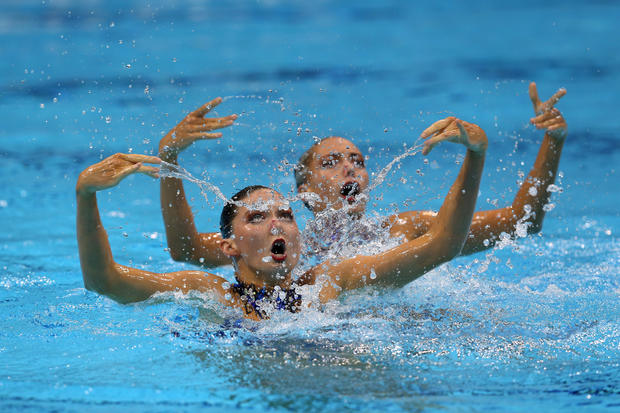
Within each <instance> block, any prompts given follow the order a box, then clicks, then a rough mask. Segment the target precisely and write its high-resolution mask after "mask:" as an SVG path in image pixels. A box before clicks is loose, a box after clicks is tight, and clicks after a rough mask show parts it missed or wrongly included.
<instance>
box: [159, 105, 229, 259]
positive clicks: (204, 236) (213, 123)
mask: <svg viewBox="0 0 620 413" xmlns="http://www.w3.org/2000/svg"><path fill="white" fill-rule="evenodd" d="M221 102H222V99H221V98H217V99H214V100H212V101H211V102H208V103H206V104H205V105H203V106H202V107H200V108H199V109H197V110H195V111H193V112H191V113H190V114H189V115H187V116H186V117H185V119H183V120H182V121H181V122H180V123H179V124H178V125H177V126H175V127H174V128H173V129H172V130H171V131H170V132H168V134H167V135H166V136H164V138H163V139H162V140H161V142H160V143H159V156H160V158H161V159H162V160H164V161H166V162H169V163H172V164H175V165H177V164H178V163H177V159H178V155H179V153H180V152H181V151H182V150H184V149H186V148H187V147H189V146H190V145H191V144H192V143H194V142H195V141H197V140H204V139H218V138H220V137H221V136H222V134H221V133H219V132H218V133H210V131H212V130H216V129H220V128H224V127H227V126H230V125H232V124H233V122H234V120H235V119H236V118H237V115H229V116H225V117H222V118H205V117H204V116H205V115H206V114H207V113H209V112H210V111H211V109H213V108H214V107H216V106H217V105H219V104H220V103H221ZM160 193H161V197H160V200H161V211H162V214H163V217H164V224H165V228H166V238H167V241H168V248H170V255H171V256H172V258H173V259H174V260H176V261H185V262H191V263H193V264H196V265H201V266H204V267H217V266H219V265H226V264H230V263H231V261H230V259H229V258H228V257H227V256H226V255H224V254H223V253H222V251H221V250H220V247H219V244H220V241H221V239H222V237H221V236H220V234H219V232H212V233H199V232H198V231H197V230H196V225H195V224H194V215H193V214H192V210H191V208H190V206H189V204H188V202H187V199H186V198H185V190H184V189H183V182H182V181H181V179H178V178H170V177H167V178H162V179H161V183H160Z"/></svg>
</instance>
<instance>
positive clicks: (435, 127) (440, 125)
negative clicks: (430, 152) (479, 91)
mask: <svg viewBox="0 0 620 413" xmlns="http://www.w3.org/2000/svg"><path fill="white" fill-rule="evenodd" d="M454 119H456V118H455V117H454V116H449V117H447V118H445V119H442V120H438V121H437V122H435V123H433V124H432V125H431V126H429V127H428V128H426V129H424V132H422V134H421V135H420V138H422V139H426V138H428V137H429V136H431V135H432V134H434V133H437V132H439V131H441V130H442V129H444V128H445V127H446V126H448V125H449V124H450V123H452V122H453V121H454Z"/></svg>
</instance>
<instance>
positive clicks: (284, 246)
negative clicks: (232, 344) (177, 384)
mask: <svg viewBox="0 0 620 413" xmlns="http://www.w3.org/2000/svg"><path fill="white" fill-rule="evenodd" d="M565 93H566V92H565V91H564V90H563V89H561V90H559V91H558V92H556V93H555V94H554V95H553V96H552V97H551V98H550V99H549V100H547V101H546V102H542V101H540V99H539V98H538V93H537V90H536V85H535V84H534V83H532V84H531V85H530V98H531V100H532V103H533V105H534V111H535V114H536V116H535V117H534V118H532V119H531V122H532V123H533V124H534V125H535V126H536V127H537V128H539V129H545V131H546V133H545V137H544V139H543V143H542V145H541V148H540V150H539V153H538V156H537V158H536V162H535V164H534V166H533V168H532V170H531V171H530V174H529V175H528V177H527V179H526V180H525V181H524V183H523V184H522V186H521V188H520V189H519V191H518V193H517V195H516V197H515V199H514V201H513V203H512V205H511V206H509V207H506V208H502V209H497V210H492V211H482V212H476V213H474V209H475V203H476V199H477V194H478V187H479V184H480V178H481V175H482V170H483V165H484V158H485V153H486V149H487V145H488V142H487V138H486V134H485V133H484V131H483V130H482V129H481V128H480V127H478V126H477V125H474V124H471V123H468V122H464V121H462V120H459V119H456V118H454V117H449V118H446V119H442V120H440V121H438V122H435V123H434V124H433V125H431V126H430V127H429V128H427V129H426V130H425V131H424V132H423V133H422V135H421V137H422V138H424V139H426V140H425V142H424V149H423V153H424V154H425V155H426V154H428V153H429V152H430V151H431V150H432V148H433V147H434V146H435V145H437V144H438V143H440V142H444V141H448V142H454V143H457V144H461V145H464V146H465V147H466V148H467V151H466V156H465V160H464V162H463V164H462V166H461V169H460V172H459V174H458V176H457V178H456V180H455V182H454V183H453V185H452V187H451V188H450V191H449V192H448V195H447V196H446V198H445V200H444V202H443V204H442V207H441V208H440V209H439V211H438V213H434V212H432V211H408V212H403V213H400V214H398V215H395V216H392V217H388V218H387V219H386V221H385V225H386V227H388V228H389V231H390V234H391V235H392V236H393V237H400V238H401V239H403V242H402V243H400V244H398V245H397V246H395V247H392V248H390V249H388V250H386V251H383V252H380V253H376V254H374V255H358V256H354V257H349V258H343V259H342V260H332V261H329V260H328V261H325V262H322V263H319V264H317V265H315V266H314V267H312V268H310V269H309V270H307V271H305V272H304V273H303V275H301V277H300V278H299V279H297V280H293V277H292V271H293V269H294V268H295V267H296V266H297V265H298V263H299V259H300V256H301V255H302V243H301V238H300V233H299V229H298V227H297V223H296V221H295V218H294V215H293V211H292V210H291V209H290V207H289V204H288V202H287V201H286V200H285V199H284V197H282V195H281V194H279V193H278V192H277V191H275V190H273V189H271V188H267V187H263V186H251V187H247V188H244V189H243V190H241V191H239V192H238V193H237V194H235V195H234V196H233V197H232V198H231V200H230V201H229V202H228V203H226V205H225V206H224V208H223V211H222V215H221V220H220V233H198V232H197V230H196V227H195V225H194V220H193V215H192V212H191V209H190V207H189V205H188V203H187V200H186V198H185V195H184V191H183V185H182V182H181V180H180V179H178V178H170V177H162V178H161V179H160V181H161V183H160V189H161V207H162V213H163V217H164V222H165V227H166V234H167V240H168V246H169V248H170V251H171V255H172V257H173V258H174V259H175V260H180V261H187V262H192V263H195V264H198V265H201V266H203V267H207V268H212V267H217V266H219V265H225V264H232V265H233V266H234V269H235V279H236V282H235V283H234V284H232V285H230V284H229V283H228V282H226V280H225V279H224V278H222V277H220V276H218V275H215V274H211V273H205V271H203V270H195V271H179V272H171V273H163V274H162V273H153V272H149V271H145V270H141V269H137V268H132V267H128V266H124V265H121V264H118V263H116V262H115V261H114V258H113V255H112V252H111V248H110V245H109V241H108V238H107V234H106V232H105V230H104V228H103V225H102V223H101V219H100V217H99V211H98V206H97V198H96V192H97V191H100V190H102V189H107V188H111V187H114V186H115V185H117V184H118V183H119V182H120V181H121V180H122V179H124V178H125V177H127V176H128V175H131V174H133V173H138V172H140V173H145V174H147V175H150V176H153V177H158V168H157V167H156V166H151V165H157V164H159V163H161V160H164V161H166V162H169V163H174V164H176V163H177V158H178V154H179V153H180V152H181V151H182V150H184V149H186V148H188V147H189V146H190V145H191V144H192V143H194V142H195V141H196V140H201V139H217V138H220V137H221V136H222V134H221V133H213V132H212V131H214V130H217V129H220V128H224V127H227V126H230V125H232V124H233V123H234V121H235V119H236V118H237V116H236V115H230V116H226V117H222V118H205V115H206V114H207V113H208V112H209V111H210V110H211V109H212V108H214V107H215V106H217V105H218V104H219V103H221V99H220V98H218V99H215V100H213V101H211V102H209V103H207V104H206V105H204V106H203V107H201V108H200V109H198V110H196V111H194V112H192V113H190V114H189V115H188V116H187V117H186V118H185V119H183V121H181V122H180V123H179V124H178V125H177V126H176V127H175V128H173V129H172V130H171V131H170V132H169V133H168V134H167V135H166V136H165V137H164V138H163V139H162V141H161V142H160V151H159V157H154V156H146V155H135V154H133V155H131V154H116V155H112V156H111V157H109V158H106V159H104V160H103V161H101V162H99V163H97V164H94V165H92V166H90V167H88V168H86V169H85V170H84V171H83V172H82V173H81V174H80V177H79V179H78V182H77V185H76V197H77V237H78V246H79V251H80V263H81V266H82V274H83V277H84V284H85V286H86V288H87V289H89V290H93V291H96V292H98V293H100V294H104V295H107V296H109V297H111V298H113V299H115V300H117V301H119V302H122V303H128V302H136V301H141V300H144V299H146V298H148V297H150V296H151V295H152V294H154V293H157V292H164V291H174V290H179V291H182V292H188V291H191V290H199V291H205V292H212V293H214V294H215V296H216V297H217V298H218V299H219V300H220V301H221V302H222V303H224V304H225V305H228V306H232V307H238V308H241V309H242V310H243V313H244V315H245V317H247V318H250V319H254V320H260V319H263V318H266V317H268V314H269V309H273V308H275V309H282V310H288V311H292V312H297V311H300V310H301V309H302V308H304V307H305V306H308V305H312V304H313V303H312V302H311V300H310V299H309V297H301V296H300V295H299V294H298V293H297V292H296V290H295V286H302V285H313V284H318V285H319V286H320V293H319V298H318V299H319V301H320V302H321V303H324V302H327V301H329V300H331V299H334V298H336V297H337V296H338V295H339V294H340V293H341V292H342V291H346V290H352V289H356V288H361V287H365V286H367V285H381V286H388V287H400V286H404V285H406V284H407V283H409V282H411V281H413V280H415V279H416V278H418V277H420V276H422V275H423V274H425V273H426V272H428V271H429V270H431V269H432V268H435V267H436V266H438V265H440V264H442V263H444V262H446V261H449V260H451V259H452V258H454V257H456V256H458V255H459V254H461V255H465V254H471V253H474V252H477V251H481V250H484V249H487V248H491V247H492V246H493V245H494V243H495V242H496V241H497V239H498V238H499V234H501V233H502V232H504V233H507V234H510V235H514V234H515V231H516V227H517V224H518V223H526V224H527V225H528V232H537V231H539V230H540V228H541V226H542V221H543V218H544V212H545V210H544V208H543V207H544V205H545V204H547V203H548V198H549V192H548V191H547V190H546V189H547V187H548V186H549V185H551V184H553V182H554V180H555V175H556V171H557V167H558V163H559V159H560V154H561V149H562V145H563V142H564V139H565V137H566V122H565V121H564V118H563V117H562V115H561V114H560V112H559V111H558V110H557V109H556V108H555V107H554V105H555V104H556V103H557V101H558V100H559V99H560V98H561V97H562V96H563V95H564V94H565ZM146 164H151V165H146ZM295 177H296V183H297V188H298V191H299V192H300V193H304V192H308V193H314V194H316V195H317V196H315V197H314V198H313V199H314V201H310V202H307V206H308V207H309V208H310V209H311V211H312V212H313V213H314V214H317V215H319V214H321V213H323V212H324V211H327V210H339V209H343V210H345V211H346V216H345V217H344V218H342V219H343V221H346V220H347V219H351V220H355V219H359V218H360V217H361V216H363V214H364V212H365V207H366V205H365V199H366V198H365V197H364V196H361V194H363V192H364V191H365V190H366V189H367V188H368V185H369V177H368V172H367V171H366V168H365V164H364V157H363V155H362V153H361V152H360V151H359V149H358V148H357V147H356V146H355V145H354V144H353V143H352V142H351V141H349V140H346V139H344V138H341V137H329V138H325V139H323V140H322V141H320V142H319V143H317V144H315V145H313V146H312V147H311V148H310V149H308V150H307V151H306V152H305V153H304V154H303V155H302V157H301V159H300V162H299V165H298V167H297V168H296V173H295ZM532 188H534V189H532ZM526 205H529V207H526ZM336 216H338V217H342V215H341V214H339V215H336ZM332 225H335V226H338V225H340V224H339V223H338V222H332ZM328 247H329V246H328ZM266 251H268V253H266ZM266 254H268V255H267V257H268V258H270V259H265V256H266Z"/></svg>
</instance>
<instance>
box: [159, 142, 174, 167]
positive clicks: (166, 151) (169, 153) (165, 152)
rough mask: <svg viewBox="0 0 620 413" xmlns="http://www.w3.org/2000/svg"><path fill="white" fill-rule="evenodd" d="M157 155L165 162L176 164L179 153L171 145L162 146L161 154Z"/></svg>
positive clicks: (160, 148)
mask: <svg viewBox="0 0 620 413" xmlns="http://www.w3.org/2000/svg"><path fill="white" fill-rule="evenodd" d="M157 156H158V157H159V159H161V160H162V161H164V162H168V163H173V164H176V163H177V159H178V157H179V153H178V152H177V151H175V150H173V149H171V148H170V147H169V146H160V147H159V154H158V155H157Z"/></svg>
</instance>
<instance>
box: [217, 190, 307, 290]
mask: <svg viewBox="0 0 620 413" xmlns="http://www.w3.org/2000/svg"><path fill="white" fill-rule="evenodd" d="M242 203H243V205H244V206H241V207H239V209H238V212H237V215H236V216H235V218H234V219H233V221H232V232H233V235H232V236H231V237H230V238H228V239H224V240H222V242H221V248H222V251H223V252H224V253H225V254H226V255H228V256H229V257H231V258H234V259H235V261H236V267H237V278H238V279H239V280H240V281H242V282H244V283H246V284H253V285H256V286H264V287H274V286H276V285H280V286H283V287H284V286H288V284H290V272H291V271H292V269H293V268H294V267H295V265H297V262H298V261H299V253H300V248H301V247H300V236H299V229H298V227H297V223H296V222H295V218H294V216H293V212H292V211H291V209H290V206H289V205H288V203H287V202H286V200H285V199H284V198H283V197H282V195H280V194H278V193H277V192H275V191H273V190H270V189H259V190H257V191H254V192H252V193H251V194H250V195H248V196H247V197H246V198H244V199H243V201H242Z"/></svg>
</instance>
